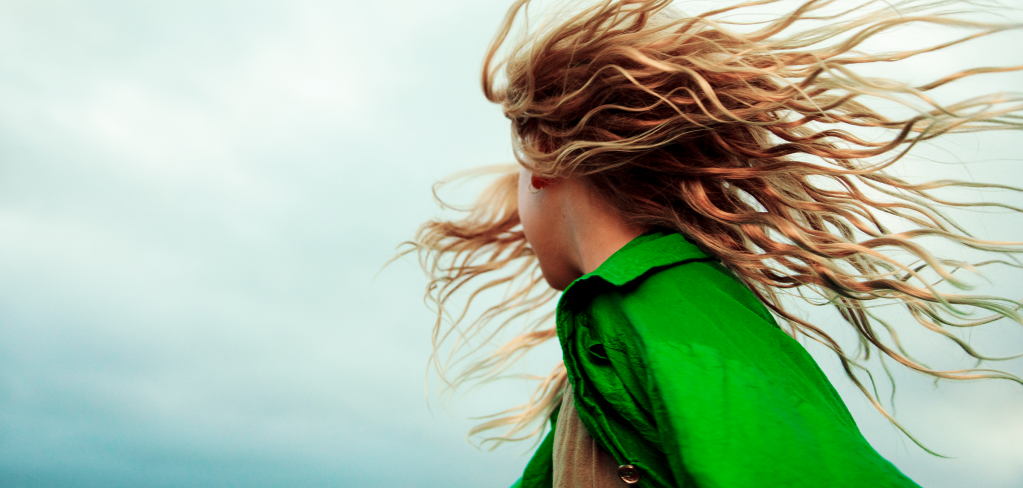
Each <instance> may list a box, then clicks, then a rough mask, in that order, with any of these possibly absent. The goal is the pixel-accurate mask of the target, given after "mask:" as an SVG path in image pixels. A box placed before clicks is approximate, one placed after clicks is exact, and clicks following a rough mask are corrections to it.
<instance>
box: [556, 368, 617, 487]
mask: <svg viewBox="0 0 1023 488" xmlns="http://www.w3.org/2000/svg"><path fill="white" fill-rule="evenodd" d="M623 486H624V487H627V486H629V485H628V484H626V483H625V482H624V481H622V479H621V478H620V477H619V476H618V462H617V461H615V458H614V457H612V456H611V454H609V453H608V452H607V451H605V450H603V449H601V447H600V446H598V445H597V441H595V440H593V438H592V437H590V434H589V432H586V427H584V426H583V423H582V422H581V421H580V420H579V414H578V413H577V412H576V410H575V392H574V390H572V385H571V384H569V385H568V386H567V387H566V388H565V394H564V396H563V397H562V399H561V412H560V413H559V414H558V423H557V426H556V427H555V429H554V488H619V487H623Z"/></svg>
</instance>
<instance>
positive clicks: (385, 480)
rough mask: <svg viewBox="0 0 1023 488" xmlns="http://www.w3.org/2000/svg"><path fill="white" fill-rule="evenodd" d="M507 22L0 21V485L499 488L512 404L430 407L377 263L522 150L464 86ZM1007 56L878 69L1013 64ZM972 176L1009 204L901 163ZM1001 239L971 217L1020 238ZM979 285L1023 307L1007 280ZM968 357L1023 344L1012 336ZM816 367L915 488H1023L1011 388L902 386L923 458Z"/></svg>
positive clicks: (316, 13)
mask: <svg viewBox="0 0 1023 488" xmlns="http://www.w3.org/2000/svg"><path fill="white" fill-rule="evenodd" d="M506 3H507V2H480V1H478V0H477V1H473V0H440V1H435V2H422V1H410V0H399V1H391V2H352V1H349V0H341V1H326V0H305V1H287V2H285V1H270V0H249V1H245V2H242V1H229V0H204V1H190V0H175V1H164V0H147V1H145V2H139V1H127V0H122V1H113V0H106V1H104V0H94V1H92V2H88V3H86V2H73V1H59V0H31V1H28V0H3V1H0V488H7V487H11V488H14V487H25V488H29V487H32V488H35V487H63V486H76V487H93V486H95V487H122V486H123V487H129V486H130V487H139V488H148V487H172V486H210V487H230V486H245V487H261V486H309V487H319V486H324V487H325V486H346V487H441V486H443V487H479V486H507V485H510V484H511V483H512V482H513V481H514V480H515V479H516V478H517V477H518V476H519V474H520V473H521V470H522V468H523V466H524V465H525V463H526V461H527V460H528V457H529V455H530V454H531V445H529V444H522V443H520V444H516V445H511V446H505V447H501V448H499V449H497V450H496V451H493V452H489V451H485V450H482V451H481V450H479V449H477V448H476V447H474V446H473V445H472V444H470V443H469V441H467V439H466V434H467V431H468V429H469V428H470V427H471V426H472V425H474V424H475V423H477V421H475V420H472V419H471V418H470V417H472V416H480V415H485V414H488V413H492V412H494V411H496V410H500V409H503V408H506V407H508V406H511V405H515V404H518V403H519V402H521V401H522V399H523V395H525V394H526V393H527V392H528V389H527V388H526V387H525V386H524V385H522V384H520V383H515V382H512V383H508V384H500V385H494V386H492V387H488V388H484V389H482V390H480V391H479V392H477V393H471V394H466V395H456V396H455V397H454V398H453V399H452V400H451V401H450V402H445V401H442V400H441V399H439V398H438V396H437V395H436V388H435V386H436V385H435V378H434V380H432V381H431V383H430V384H431V387H430V390H429V392H426V391H424V386H425V384H424V380H425V379H426V378H427V374H426V362H427V358H428V356H429V353H430V345H429V331H430V327H431V326H432V321H433V316H432V314H431V313H430V311H429V310H428V309H427V308H426V306H425V305H424V304H423V300H422V293H423V289H424V286H425V284H426V279H425V277H424V276H423V274H422V272H421V271H420V270H419V268H418V264H417V263H416V262H415V260H414V259H410V258H409V259H402V260H399V261H397V262H395V263H394V264H392V265H390V266H389V267H387V268H386V269H383V270H382V269H381V268H382V266H383V265H384V263H386V262H387V261H388V260H389V259H390V258H391V257H393V256H394V254H395V249H396V247H397V246H398V245H399V244H400V243H401V242H403V241H405V240H408V239H410V238H412V236H413V235H414V232H415V229H416V228H417V226H418V225H419V224H421V223H422V222H424V221H425V220H427V219H429V218H432V217H436V216H438V215H441V214H440V213H439V212H440V211H439V209H438V208H437V206H436V204H435V203H434V201H433V196H432V194H431V190H430V188H431V184H432V183H433V182H435V181H437V180H439V179H442V178H444V177H446V176H447V175H450V174H452V173H454V172H456V171H459V170H464V169H467V168H472V167H476V166H480V165H489V164H499V163H508V162H511V161H512V160H513V158H512V153H511V149H510V142H509V130H508V126H507V121H506V119H504V117H503V116H502V115H501V113H500V109H499V107H496V106H493V105H491V104H489V103H488V102H486V100H485V99H484V98H483V96H482V93H481V91H480V88H479V82H478V78H479V73H478V70H479V67H480V63H481V59H482V56H483V53H484V49H485V47H486V44H487V42H488V41H489V40H490V38H491V36H492V35H493V32H494V30H495V28H496V26H497V24H498V22H499V21H500V19H501V17H502V16H503V14H504V9H505V7H506V5H505V4H506ZM1010 3H1011V2H1010ZM1017 39H1018V37H1017ZM912 40H913V39H908V38H907V39H906V41H907V42H909V41H912ZM1003 45H1008V44H1003ZM1003 45H998V44H981V45H979V47H977V48H974V49H973V50H967V51H955V50H953V51H952V52H950V53H949V54H947V55H945V57H943V58H930V62H928V63H926V64H924V65H920V66H915V67H914V66H910V67H908V68H904V69H903V70H902V71H897V72H895V74H901V75H903V76H905V77H907V78H914V77H917V78H919V77H925V76H929V75H930V74H932V73H935V74H940V73H943V72H944V71H946V70H950V69H952V67H953V66H954V65H955V63H962V62H967V63H968V64H969V63H973V64H984V63H988V64H1013V63H1015V64H1021V59H1020V53H1019V52H1018V51H1013V50H1007V49H1004V48H1002V47H1001V46H1003ZM1017 45H1018V44H1017ZM1010 56H1014V59H1010V60H1006V59H1005V58H1007V57H1010ZM998 80H1000V82H1001V83H1002V84H1003V85H1004V86H1009V87H1010V88H1011V87H1013V86H1019V84H1018V82H1019V81H1020V79H1019V78H1018V77H1017V78H1006V77H1002V78H998ZM967 86H968V87H974V88H976V87H980V88H984V89H988V88H989V87H988V86H987V85H976V84H974V85H967ZM992 86H994V85H992ZM1004 86H1003V87H1002V88H999V89H1004ZM967 89H969V88H967ZM956 93H957V92H950V93H949V95H950V96H954V95H956ZM962 93H966V92H962ZM1018 147H1019V135H1009V136H1005V135H1002V136H1000V137H991V138H985V137H981V136H971V138H967V139H960V140H957V141H956V142H955V143H954V144H953V145H952V146H950V149H948V151H950V152H948V153H940V154H943V155H948V154H951V155H952V156H953V157H954V158H959V159H965V160H975V159H976V160H979V159H991V160H996V159H1001V160H1004V159H1006V158H1013V157H1017V158H1018V154H1019V153H1018V149H1017V148H1018ZM936 154H937V153H936ZM961 170H962V171H967V172H968V173H969V176H974V177H977V179H982V180H984V179H986V180H996V181H998V182H1001V183H1010V184H1019V185H1023V172H1021V171H1019V170H1018V169H1016V166H1015V165H1014V162H1013V161H1009V162H1006V161H1001V162H998V161H996V162H993V163H984V164H977V165H973V166H970V167H969V168H968V169H963V168H960V167H954V168H951V169H949V168H947V167H942V168H940V169H939V170H931V169H922V168H918V167H912V166H911V167H908V168H907V169H905V170H904V171H906V172H907V173H911V174H913V175H918V176H920V175H922V176H931V175H933V174H937V173H935V172H934V171H938V172H939V173H940V172H955V171H961ZM471 188H472V187H470V188H469V189H470V190H471ZM467 192H468V190H466V191H463V192H462V193H457V192H456V195H465V194H468V193H467ZM992 198H994V197H992ZM1008 222H1009V221H1008V220H1004V217H999V216H991V215H981V216H974V217H970V218H969V219H968V222H967V223H968V224H969V225H971V226H973V227H975V228H977V229H978V230H979V231H980V232H981V233H984V232H993V233H994V232H997V233H998V235H999V238H1005V239H1019V240H1023V231H1018V230H1016V229H1018V228H1023V227H1019V226H1016V225H1015V224H1009V223H1008ZM1002 236H1004V237H1002ZM992 281H993V283H994V284H993V285H990V286H989V288H991V289H992V290H994V291H996V292H999V293H1005V294H1008V295H1013V296H1023V287H1021V286H1020V285H1019V284H1018V283H1020V281H1019V275H1018V274H1015V275H1013V274H1008V273H1006V274H995V275H992ZM806 313H807V314H809V316H812V317H819V318H820V320H821V321H825V322H834V317H829V316H828V315H827V314H826V313H823V312H820V311H816V310H809V309H808V310H807V312H806ZM836 330H837V329H836ZM846 339H848V337H847V338H846ZM971 339H972V341H973V342H974V343H976V344H978V345H980V346H986V347H987V348H988V349H987V350H992V351H994V352H995V353H998V354H1010V353H1013V352H1016V353H1019V352H1023V336H1021V334H1020V333H1019V331H1018V327H1017V328H1015V329H1014V328H1012V327H1010V326H995V327H993V328H991V329H990V330H986V331H978V332H976V333H974V335H972V336H971ZM919 342H920V343H921V344H922V346H923V350H922V352H921V354H922V355H923V356H924V357H929V358H934V359H935V360H938V361H941V360H943V359H948V358H952V359H949V360H950V361H951V362H953V363H955V362H956V361H959V360H958V359H955V358H956V357H958V356H955V353H954V351H951V350H949V349H948V348H945V347H944V346H942V345H941V344H939V343H938V342H937V341H935V340H933V339H931V338H928V337H925V336H921V337H920V338H919ZM808 347H809V348H810V349H811V352H812V353H813V354H814V355H815V357H816V358H817V359H818V361H819V362H820V364H821V366H822V368H823V369H824V370H825V372H826V373H827V374H828V375H829V377H830V378H831V379H832V381H833V382H834V383H835V385H836V388H838V390H839V391H840V393H841V394H842V395H843V398H845V400H846V402H847V403H848V404H849V407H850V410H851V411H852V412H853V414H854V416H855V417H856V419H857V422H858V423H859V425H860V427H861V430H863V432H864V435H865V436H866V437H867V438H868V440H870V442H871V443H872V444H873V445H874V447H875V448H876V449H877V450H878V451H879V452H880V453H881V454H882V455H884V456H885V457H886V458H888V459H889V460H891V461H892V462H893V463H895V465H896V466H898V467H899V468H900V469H902V470H903V472H905V473H906V474H907V475H909V476H910V477H911V478H913V479H915V480H917V481H918V482H919V483H920V484H921V485H923V486H925V487H948V488H951V487H960V486H989V487H1012V486H1021V485H1023V408H1021V407H1023V389H1021V388H1020V387H1019V386H1018V385H1012V384H1009V383H1008V382H973V383H965V384H947V383H942V384H941V385H940V387H937V388H936V387H935V385H934V384H933V382H931V381H929V380H928V379H927V378H924V377H921V376H919V375H911V374H909V373H904V372H897V374H896V380H897V382H898V385H899V391H898V397H897V398H898V399H897V407H898V408H897V412H896V413H897V418H898V419H899V420H900V421H902V422H903V423H904V424H905V425H906V427H907V428H909V429H910V431H911V432H913V433H914V434H915V435H917V437H918V438H919V439H920V440H921V441H922V442H924V443H925V444H926V445H928V447H930V448H932V449H934V450H936V451H938V452H940V453H942V454H944V455H946V456H948V457H949V458H950V459H942V458H936V457H933V456H931V455H929V454H927V453H926V452H924V451H922V450H921V449H919V448H918V447H916V446H914V445H913V444H912V442H910V441H909V440H908V439H906V438H905V437H904V436H902V435H901V434H899V433H898V432H897V431H896V430H895V429H894V428H893V427H892V426H891V425H890V424H888V423H887V422H886V421H885V420H884V419H883V418H882V417H881V416H880V415H879V414H878V413H877V412H876V411H875V410H873V407H871V406H870V405H869V404H868V403H866V401H865V400H864V399H863V398H862V397H861V396H859V394H858V393H857V392H856V391H854V390H853V389H852V388H851V387H850V386H849V384H848V382H847V381H845V380H843V378H842V373H841V372H840V371H839V369H838V367H837V364H836V361H835V360H834V359H833V358H831V357H830V356H828V355H827V354H825V353H823V352H822V351H820V350H817V349H815V348H813V346H812V345H808ZM558 354H559V353H558V351H557V350H556V349H553V348H550V347H548V348H545V349H544V350H542V351H540V352H539V354H537V355H536V357H534V358H531V359H530V361H529V363H528V364H527V365H525V366H523V368H524V369H523V371H526V370H529V371H534V372H545V371H546V370H547V369H549V367H550V365H551V364H553V362H555V361H557V358H558ZM960 362H961V361H960ZM1002 367H1004V368H1005V369H1007V370H1009V371H1013V372H1015V373H1017V374H1023V367H1021V365H1020V364H1019V362H1018V361H1017V362H1015V363H1009V364H1005V365H1002ZM431 378H433V377H431Z"/></svg>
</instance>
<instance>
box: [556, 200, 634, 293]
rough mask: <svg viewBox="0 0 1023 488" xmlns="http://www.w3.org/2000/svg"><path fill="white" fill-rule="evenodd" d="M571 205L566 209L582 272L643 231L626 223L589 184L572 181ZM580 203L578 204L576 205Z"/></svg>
mask: <svg viewBox="0 0 1023 488" xmlns="http://www.w3.org/2000/svg"><path fill="white" fill-rule="evenodd" d="M576 186H577V188H574V189H573V190H575V191H573V192H572V193H573V194H574V195H573V198H571V199H570V200H571V201H573V204H572V205H569V206H568V208H566V216H567V217H568V219H567V220H568V222H569V223H570V225H569V232H570V234H571V238H572V243H573V250H574V252H575V258H576V260H575V261H576V262H575V263H574V264H576V266H577V267H578V271H580V272H581V274H580V276H581V275H582V274H587V273H591V272H593V271H594V270H596V269H597V268H598V267H599V266H600V265H601V264H603V263H604V261H606V260H607V258H609V257H611V255H612V254H614V253H615V252H617V251H618V250H619V249H621V248H622V247H623V246H625V245H626V244H628V243H629V241H631V240H633V239H635V238H636V237H638V236H639V235H640V234H642V233H644V232H646V231H647V230H648V229H646V228H645V227H643V226H638V225H634V224H631V223H629V222H627V221H626V220H625V219H623V218H622V217H621V216H620V215H619V214H618V213H617V212H615V211H614V209H613V208H611V205H609V204H608V203H607V202H605V201H604V199H603V198H601V197H600V196H599V195H598V194H597V193H596V192H594V191H593V190H592V189H591V188H590V187H589V185H587V184H586V183H585V182H583V181H581V180H577V181H576ZM580 203H581V205H580Z"/></svg>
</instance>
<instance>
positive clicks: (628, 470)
mask: <svg viewBox="0 0 1023 488" xmlns="http://www.w3.org/2000/svg"><path fill="white" fill-rule="evenodd" d="M618 477H619V478H621V479H622V481H624V482H625V484H627V485H635V484H637V483H639V468H637V467H635V466H633V465H631V464H623V465H621V466H618Z"/></svg>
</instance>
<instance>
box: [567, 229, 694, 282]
mask: <svg viewBox="0 0 1023 488" xmlns="http://www.w3.org/2000/svg"><path fill="white" fill-rule="evenodd" d="M707 257H709V256H708V255H707V253H705V252H703V251H701V250H700V249H699V248H697V247H696V245H695V244H693V243H692V242H689V241H688V240H686V238H685V237H684V236H683V235H682V234H678V233H672V234H666V233H664V232H648V233H646V234H643V235H641V236H639V237H637V238H635V239H633V240H631V241H629V243H628V244H626V245H624V246H622V248H621V249H619V250H618V251H616V252H615V253H614V254H612V255H611V257H609V258H607V260H606V261H604V262H603V263H602V264H601V265H600V266H598V267H597V269H595V270H593V272H591V273H587V274H585V275H583V276H581V277H579V278H578V279H576V280H575V281H576V282H578V281H583V280H586V279H589V278H591V277H594V276H596V277H600V278H601V279H603V280H604V281H607V282H608V283H610V284H612V285H614V286H622V285H624V284H626V283H628V282H630V281H632V280H634V279H636V278H639V277H640V276H642V275H643V274H645V273H646V272H647V271H650V270H651V269H654V268H658V267H661V266H668V265H672V264H676V263H680V262H682V261H691V260H694V259H705V258H707ZM573 283H575V282H573Z"/></svg>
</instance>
